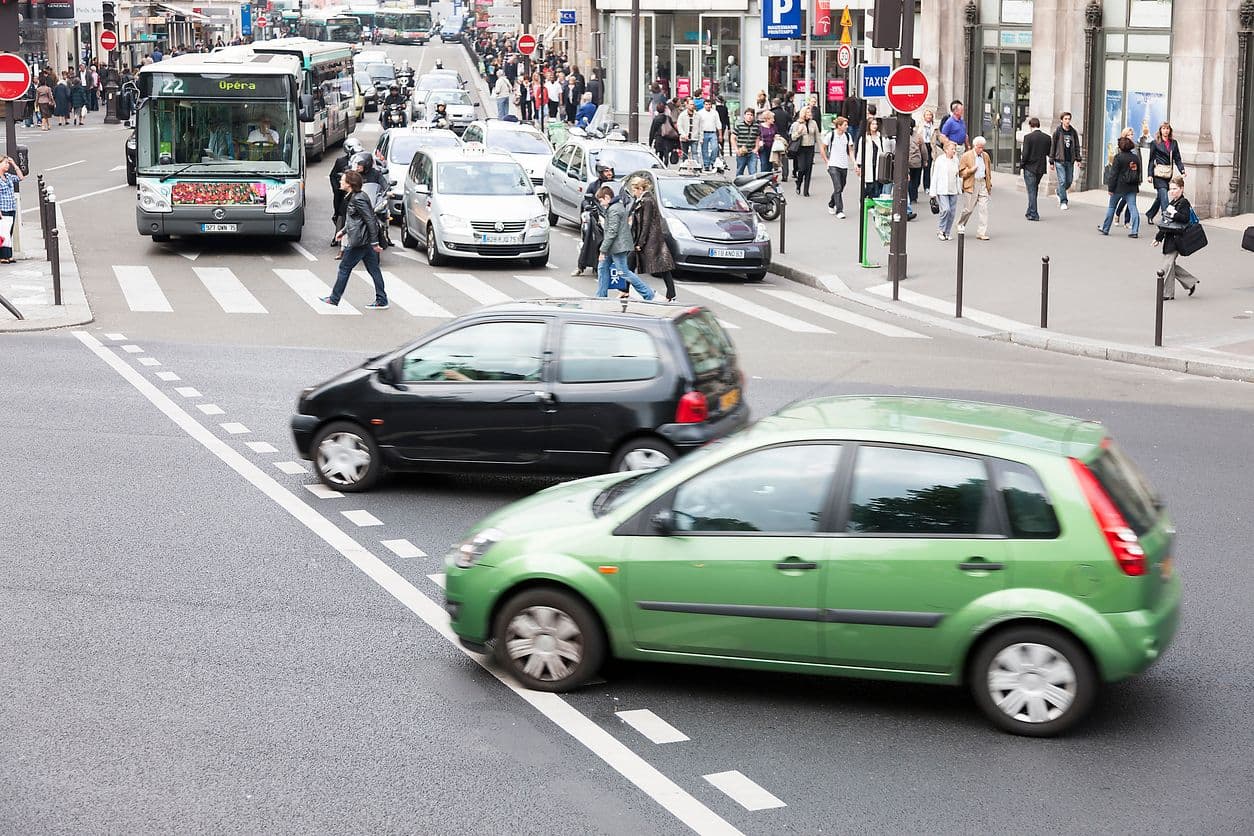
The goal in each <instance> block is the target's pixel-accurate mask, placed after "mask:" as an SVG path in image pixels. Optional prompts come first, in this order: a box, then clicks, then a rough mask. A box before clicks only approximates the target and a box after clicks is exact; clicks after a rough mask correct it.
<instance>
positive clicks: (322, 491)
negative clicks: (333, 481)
mask: <svg viewBox="0 0 1254 836" xmlns="http://www.w3.org/2000/svg"><path fill="white" fill-rule="evenodd" d="M263 443H264V442H263ZM305 490H307V491H309V492H310V493H311V494H313V495H314V496H316V497H318V498H319V499H343V498H344V494H342V493H340V492H339V491H333V490H331V489H330V488H328V487H327V486H326V485H324V484H322V483H321V482H317V483H315V484H312V485H306V486H305Z"/></svg>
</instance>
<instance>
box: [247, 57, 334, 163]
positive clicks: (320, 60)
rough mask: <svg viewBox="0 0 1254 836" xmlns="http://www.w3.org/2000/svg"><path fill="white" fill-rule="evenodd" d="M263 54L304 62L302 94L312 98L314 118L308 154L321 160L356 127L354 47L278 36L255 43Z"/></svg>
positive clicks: (307, 135) (308, 134)
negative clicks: (293, 58)
mask: <svg viewBox="0 0 1254 836" xmlns="http://www.w3.org/2000/svg"><path fill="white" fill-rule="evenodd" d="M253 49H254V50H256V51H257V52H260V53H273V54H278V55H292V56H294V57H296V58H297V59H298V60H299V61H300V64H301V68H302V70H303V72H304V77H303V79H302V81H301V93H302V94H303V95H307V96H312V97H313V117H314V118H313V121H311V122H307V123H306V124H305V154H306V155H307V156H308V157H309V159H311V160H320V159H322V155H323V154H325V153H326V151H327V149H328V148H330V147H331V146H332V145H335V144H336V143H339V142H343V141H344V140H345V139H347V138H348V135H349V134H351V133H352V132H353V130H354V128H356V127H357V121H356V116H355V114H354V113H353V96H354V90H353V50H352V47H350V46H349V45H348V44H345V43H337V42H323V41H311V40H309V39H308V38H275V39H274V40H270V41H261V42H260V43H257V44H254V45H253Z"/></svg>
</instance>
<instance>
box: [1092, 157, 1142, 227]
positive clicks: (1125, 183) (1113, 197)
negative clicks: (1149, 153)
mask: <svg viewBox="0 0 1254 836" xmlns="http://www.w3.org/2000/svg"><path fill="white" fill-rule="evenodd" d="M1135 148H1136V144H1135V143H1134V142H1133V141H1132V140H1130V139H1128V138H1127V137H1126V136H1121V137H1119V153H1118V154H1115V159H1114V160H1113V161H1112V162H1111V164H1110V173H1109V176H1108V177H1107V179H1106V191H1107V192H1109V194H1110V201H1109V204H1108V205H1107V207H1106V220H1104V221H1102V225H1101V226H1099V227H1098V228H1097V231H1098V232H1100V233H1101V234H1102V235H1109V234H1110V225H1111V223H1112V222H1113V221H1114V219H1115V207H1116V206H1117V205H1118V204H1119V201H1120V200H1121V199H1122V200H1125V201H1127V204H1128V209H1129V210H1130V211H1131V212H1132V232H1130V233H1128V237H1129V238H1136V237H1138V236H1139V234H1140V231H1141V215H1140V213H1139V212H1137V209H1136V192H1137V189H1139V188H1140V187H1141V157H1140V155H1138V154H1137V153H1136V151H1135Z"/></svg>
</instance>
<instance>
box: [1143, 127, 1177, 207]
mask: <svg viewBox="0 0 1254 836" xmlns="http://www.w3.org/2000/svg"><path fill="white" fill-rule="evenodd" d="M1173 169H1178V170H1179V171H1180V176H1181V177H1183V176H1184V160H1182V159H1181V158H1180V143H1178V142H1176V137H1175V133H1174V132H1173V131H1172V130H1171V123H1170V122H1163V123H1162V124H1161V125H1159V126H1158V135H1157V136H1155V137H1154V141H1153V142H1152V143H1151V144H1150V153H1149V170H1150V174H1152V175H1153V177H1154V190H1155V191H1157V192H1158V200H1157V201H1155V203H1154V205H1153V206H1151V207H1150V208H1149V210H1148V211H1146V213H1145V220H1147V221H1149V222H1150V223H1153V222H1154V215H1155V214H1157V213H1158V212H1159V211H1160V210H1166V208H1167V203H1168V202H1169V197H1168V195H1167V192H1168V191H1169V190H1170V186H1171V178H1172V176H1174V175H1175V171H1174V170H1173Z"/></svg>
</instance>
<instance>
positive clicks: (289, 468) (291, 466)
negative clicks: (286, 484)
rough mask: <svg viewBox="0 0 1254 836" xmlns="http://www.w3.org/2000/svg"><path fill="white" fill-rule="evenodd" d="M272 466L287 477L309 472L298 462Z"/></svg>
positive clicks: (277, 463)
mask: <svg viewBox="0 0 1254 836" xmlns="http://www.w3.org/2000/svg"><path fill="white" fill-rule="evenodd" d="M274 466H275V467H277V468H278V469H279V470H280V471H282V472H283V473H286V474H287V475H288V476H295V475H296V474H297V473H308V472H309V470H308V469H307V468H306V467H305V466H304V465H303V464H301V463H300V462H275V463H274Z"/></svg>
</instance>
